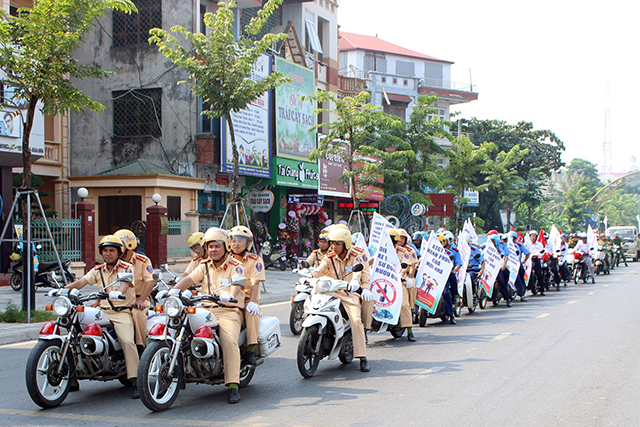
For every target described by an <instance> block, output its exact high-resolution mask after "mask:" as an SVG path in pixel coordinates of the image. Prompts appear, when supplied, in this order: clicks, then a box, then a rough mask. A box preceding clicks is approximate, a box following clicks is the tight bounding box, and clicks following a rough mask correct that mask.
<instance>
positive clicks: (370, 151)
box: [303, 90, 400, 209]
mask: <svg viewBox="0 0 640 427" xmlns="http://www.w3.org/2000/svg"><path fill="white" fill-rule="evenodd" d="M303 99H304V100H310V101H315V102H317V103H318V105H328V107H320V108H317V109H316V110H315V112H316V114H319V113H330V114H332V115H334V116H335V117H336V119H335V120H333V121H331V122H329V123H321V124H317V125H316V126H314V127H313V128H312V130H317V129H319V128H323V129H324V130H325V131H327V134H326V136H325V137H324V138H323V139H322V140H321V141H320V144H319V146H318V148H317V149H315V150H314V151H313V152H312V153H311V155H310V156H309V158H310V159H311V160H318V159H319V158H320V157H323V156H325V155H326V154H327V153H333V154H342V153H343V152H344V150H348V151H349V153H351V155H350V156H348V157H347V169H346V170H345V172H344V173H343V174H342V176H341V177H340V180H341V181H343V182H344V181H345V180H348V182H349V184H350V186H351V194H352V198H353V205H354V209H357V208H358V200H360V198H361V195H359V194H357V191H356V186H355V183H356V177H358V181H359V182H360V183H361V184H368V183H372V184H373V183H374V182H375V178H376V177H379V176H381V174H380V171H379V164H377V163H372V162H368V161H366V160H364V159H363V158H362V156H375V157H378V158H381V157H383V156H384V154H385V152H384V151H382V150H379V149H377V148H375V147H374V146H373V144H374V141H375V138H377V135H378V132H379V131H380V129H387V128H389V127H392V126H400V120H398V119H397V118H395V117H392V116H389V115H387V114H384V113H383V112H382V111H381V110H380V108H378V107H374V106H373V105H371V104H369V103H368V100H369V93H368V92H360V93H359V94H358V95H356V96H353V97H351V96H347V97H345V98H342V99H341V98H338V96H337V95H336V94H334V93H331V92H326V91H322V90H320V91H318V92H317V93H315V94H311V95H308V96H304V97H303Z"/></svg>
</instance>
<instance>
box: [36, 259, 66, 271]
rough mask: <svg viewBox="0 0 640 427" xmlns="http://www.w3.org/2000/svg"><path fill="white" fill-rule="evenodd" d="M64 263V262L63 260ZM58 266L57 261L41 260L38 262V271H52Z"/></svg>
mask: <svg viewBox="0 0 640 427" xmlns="http://www.w3.org/2000/svg"><path fill="white" fill-rule="evenodd" d="M63 265H64V262H63ZM57 268H58V261H52V262H41V263H40V264H38V272H40V273H41V272H45V271H52V270H55V269H57Z"/></svg>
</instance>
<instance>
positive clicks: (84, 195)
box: [78, 187, 89, 201]
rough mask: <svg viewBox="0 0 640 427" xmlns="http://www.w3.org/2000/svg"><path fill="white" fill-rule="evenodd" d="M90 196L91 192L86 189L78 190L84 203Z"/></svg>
mask: <svg viewBox="0 0 640 427" xmlns="http://www.w3.org/2000/svg"><path fill="white" fill-rule="evenodd" d="M88 195H89V190H87V189H86V188H84V187H80V188H78V197H80V199H82V200H83V201H84V199H86V198H87V196H88Z"/></svg>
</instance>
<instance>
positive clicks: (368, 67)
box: [363, 52, 387, 73]
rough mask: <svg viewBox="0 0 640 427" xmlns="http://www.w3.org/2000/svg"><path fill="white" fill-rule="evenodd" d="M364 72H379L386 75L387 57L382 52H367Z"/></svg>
mask: <svg viewBox="0 0 640 427" xmlns="http://www.w3.org/2000/svg"><path fill="white" fill-rule="evenodd" d="M363 71H379V72H381V73H386V72H387V56H386V55H385V54H384V53H381V52H365V53H364V70H363Z"/></svg>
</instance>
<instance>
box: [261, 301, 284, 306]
mask: <svg viewBox="0 0 640 427" xmlns="http://www.w3.org/2000/svg"><path fill="white" fill-rule="evenodd" d="M285 304H289V305H291V301H282V302H272V303H271V304H260V306H261V307H275V306H277V305H285Z"/></svg>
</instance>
